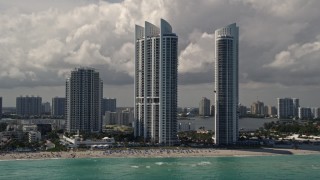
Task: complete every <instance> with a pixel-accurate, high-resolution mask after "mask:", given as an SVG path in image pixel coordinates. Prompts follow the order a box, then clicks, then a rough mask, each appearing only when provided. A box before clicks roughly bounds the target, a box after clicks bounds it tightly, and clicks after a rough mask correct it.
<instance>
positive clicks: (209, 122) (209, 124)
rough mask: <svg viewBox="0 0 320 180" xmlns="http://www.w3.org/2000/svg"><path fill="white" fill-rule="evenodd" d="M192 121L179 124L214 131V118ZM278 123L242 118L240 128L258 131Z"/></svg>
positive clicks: (196, 118) (264, 119)
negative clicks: (272, 123)
mask: <svg viewBox="0 0 320 180" xmlns="http://www.w3.org/2000/svg"><path fill="white" fill-rule="evenodd" d="M191 119H192V120H178V123H191V124H194V128H195V129H196V130H197V129H199V128H200V127H205V129H206V130H214V126H215V125H214V118H213V117H208V118H202V117H194V118H191ZM272 121H274V122H276V121H278V119H269V118H241V119H239V128H244V129H245V130H256V129H259V128H260V127H263V124H264V123H269V122H272Z"/></svg>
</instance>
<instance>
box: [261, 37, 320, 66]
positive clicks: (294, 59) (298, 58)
mask: <svg viewBox="0 0 320 180" xmlns="http://www.w3.org/2000/svg"><path fill="white" fill-rule="evenodd" d="M319 57H320V42H318V41H316V42H311V43H310V42H309V43H305V44H293V45H290V46H289V47H288V49H287V50H284V51H281V52H280V53H278V54H277V55H276V56H275V60H274V61H273V62H271V63H270V64H267V65H265V66H264V67H271V68H275V69H287V70H289V71H297V70H299V71H300V70H301V71H303V70H310V69H315V68H318V67H319V65H320V62H319Z"/></svg>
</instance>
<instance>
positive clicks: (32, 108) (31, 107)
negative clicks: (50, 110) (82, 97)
mask: <svg viewBox="0 0 320 180" xmlns="http://www.w3.org/2000/svg"><path fill="white" fill-rule="evenodd" d="M41 105H42V98H41V97H33V96H31V97H29V96H26V97H22V96H20V97H17V98H16V111H17V115H18V116H23V117H28V116H40V115H41V107H42V106H41Z"/></svg>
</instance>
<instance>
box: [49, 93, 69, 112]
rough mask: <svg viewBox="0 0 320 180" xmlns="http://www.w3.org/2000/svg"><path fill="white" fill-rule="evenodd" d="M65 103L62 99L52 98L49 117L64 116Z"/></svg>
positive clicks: (64, 99)
mask: <svg viewBox="0 0 320 180" xmlns="http://www.w3.org/2000/svg"><path fill="white" fill-rule="evenodd" d="M65 102H66V98H64V97H54V98H52V106H51V108H52V109H51V115H52V116H64V115H65Z"/></svg>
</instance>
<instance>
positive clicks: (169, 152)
mask: <svg viewBox="0 0 320 180" xmlns="http://www.w3.org/2000/svg"><path fill="white" fill-rule="evenodd" d="M319 150H320V147H318V146H316V147H311V146H310V147H309V146H308V148H304V149H292V148H258V149H213V148H205V149H197V148H176V149H165V148H149V149H122V150H120V149H107V150H86V151H68V152H67V151H66V152H27V153H25V152H20V153H18V152H14V153H13V152H10V153H4V152H1V153H0V160H21V159H56V158H59V159H60V158H61V159H66V158H114V157H128V158H134V157H140V158H143V157H145V158H152V157H223V156H270V155H308V154H320V151H319Z"/></svg>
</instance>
